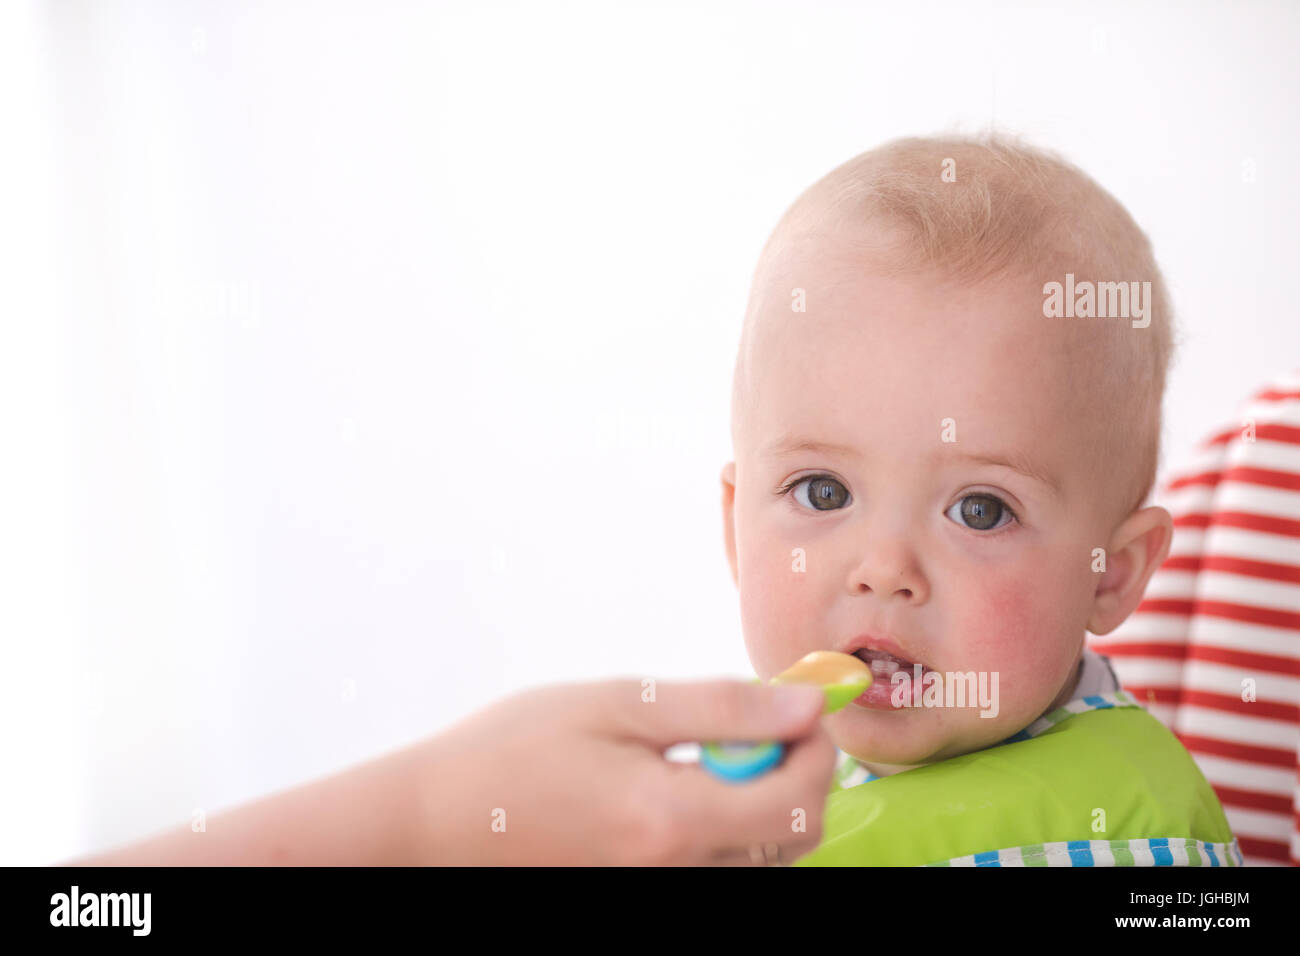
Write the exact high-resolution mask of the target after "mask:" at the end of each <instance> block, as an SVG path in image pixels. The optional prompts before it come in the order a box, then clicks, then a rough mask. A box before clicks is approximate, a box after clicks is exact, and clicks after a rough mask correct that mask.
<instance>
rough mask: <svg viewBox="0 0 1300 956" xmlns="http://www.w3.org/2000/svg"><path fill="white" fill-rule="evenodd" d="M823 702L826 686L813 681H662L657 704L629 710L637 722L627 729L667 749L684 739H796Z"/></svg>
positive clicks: (808, 727) (811, 723)
mask: <svg viewBox="0 0 1300 956" xmlns="http://www.w3.org/2000/svg"><path fill="white" fill-rule="evenodd" d="M823 706H825V695H824V694H823V693H822V689H821V688H820V687H817V686H815V685H811V684H787V685H782V686H779V687H768V686H765V685H762V684H752V683H748V682H745V681H738V680H714V681H694V682H673V683H662V684H660V685H659V686H658V688H657V690H656V693H655V698H654V701H653V702H652V703H650V704H649V705H646V704H641V705H639V706H637V707H636V708H635V709H633V710H630V711H628V712H627V716H628V718H630V719H631V721H632V723H631V725H630V726H627V727H626V732H627V734H628V736H632V737H636V738H637V739H640V740H643V741H645V742H647V743H654V744H656V745H660V746H663V747H669V746H671V745H673V744H676V743H681V742H683V741H708V740H719V741H726V740H737V741H741V740H753V741H759V740H791V739H794V738H797V737H802V736H803V735H804V734H806V733H808V732H809V731H810V730H811V729H812V727H813V726H814V725H815V724H816V722H817V718H818V717H820V716H821V712H822V707H823Z"/></svg>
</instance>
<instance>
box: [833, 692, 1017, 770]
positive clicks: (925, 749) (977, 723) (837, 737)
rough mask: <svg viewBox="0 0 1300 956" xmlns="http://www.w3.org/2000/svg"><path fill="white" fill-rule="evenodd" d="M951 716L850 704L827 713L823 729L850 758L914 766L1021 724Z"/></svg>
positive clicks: (988, 742)
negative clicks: (879, 709)
mask: <svg viewBox="0 0 1300 956" xmlns="http://www.w3.org/2000/svg"><path fill="white" fill-rule="evenodd" d="M956 717H957V715H955V714H954V713H953V712H952V711H948V712H947V713H943V714H942V716H941V711H940V710H939V709H928V710H927V709H925V708H920V709H912V708H909V709H907V710H903V711H896V712H894V713H887V712H880V711H869V710H865V709H863V708H860V707H854V706H853V705H850V706H849V707H848V708H845V709H844V710H843V711H841V712H840V713H838V714H835V715H833V716H831V717H828V718H827V722H826V730H827V733H828V734H829V735H830V738H831V740H832V742H833V743H834V744H835V746H836V747H838V748H839V749H840V750H842V751H844V752H845V753H846V754H848V755H849V756H850V757H853V758H854V759H855V760H859V761H862V762H864V763H873V764H887V765H890V766H903V767H913V766H918V765H921V764H927V763H934V762H936V761H939V760H948V759H950V758H952V757H959V756H961V755H962V754H966V753H972V752H973V751H976V750H983V749H985V748H987V747H992V746H994V745H995V744H999V743H1001V742H1002V741H1003V740H1005V739H1006V738H1007V737H1010V736H1012V735H1013V734H1015V733H1016V731H1017V730H1019V729H1020V727H1022V726H1024V723H1022V724H1020V725H1018V726H1017V725H1016V721H1014V720H1012V721H1007V720H999V719H998V718H981V717H980V716H979V712H978V711H973V712H971V713H970V714H968V715H967V716H965V717H962V718H958V719H954V718H956ZM970 717H973V718H974V723H972V722H971V720H970V719H969V718H970ZM936 718H938V719H936ZM1031 719H1032V718H1031ZM1025 723H1028V721H1025Z"/></svg>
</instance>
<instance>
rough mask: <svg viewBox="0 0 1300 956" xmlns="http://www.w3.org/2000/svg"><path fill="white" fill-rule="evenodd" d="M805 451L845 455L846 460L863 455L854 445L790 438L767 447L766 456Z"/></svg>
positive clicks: (774, 456) (779, 455) (775, 456)
mask: <svg viewBox="0 0 1300 956" xmlns="http://www.w3.org/2000/svg"><path fill="white" fill-rule="evenodd" d="M804 451H811V452H821V453H823V454H828V455H843V456H845V457H846V458H857V457H859V456H860V455H861V454H862V453H861V452H860V451H858V449H856V448H854V447H853V446H852V445H841V444H838V443H836V442H833V441H811V440H806V441H795V440H793V439H789V438H783V439H779V440H778V441H774V442H773V443H772V444H770V445H768V446H767V449H766V450H765V454H767V455H768V456H770V457H772V458H780V457H782V456H785V455H794V454H797V453H799V452H804Z"/></svg>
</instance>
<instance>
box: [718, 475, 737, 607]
mask: <svg viewBox="0 0 1300 956" xmlns="http://www.w3.org/2000/svg"><path fill="white" fill-rule="evenodd" d="M722 540H723V544H724V546H725V547H726V549H727V563H728V564H730V565H731V580H732V581H734V582H735V583H736V586H737V587H739V586H740V575H739V574H738V573H737V571H736V463H735V462H734V461H729V462H727V463H726V464H725V465H723V466H722Z"/></svg>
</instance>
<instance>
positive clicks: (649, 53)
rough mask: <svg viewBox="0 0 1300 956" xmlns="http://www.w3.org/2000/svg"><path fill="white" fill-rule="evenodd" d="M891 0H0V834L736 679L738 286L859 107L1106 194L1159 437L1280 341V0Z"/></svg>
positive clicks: (255, 784) (1283, 61) (1290, 218)
mask: <svg viewBox="0 0 1300 956" xmlns="http://www.w3.org/2000/svg"><path fill="white" fill-rule="evenodd" d="M899 6H900V7H906V9H907V12H899V11H897V10H895V9H894V7H893V6H892V5H888V6H882V7H879V8H877V7H874V6H871V5H868V4H845V5H832V4H820V5H818V4H812V3H808V2H792V3H785V4H756V3H752V2H736V3H701V4H696V3H690V4H682V5H679V6H665V5H663V4H645V5H640V4H615V3H592V4H584V5H563V6H560V5H554V4H545V5H543V4H520V5H517V6H515V5H505V4H502V3H480V4H429V5H417V4H396V3H359V2H358V3H351V4H339V3H333V4H324V3H310V4H308V3H302V4H290V3H259V4H252V3H247V4H233V3H180V2H172V3H163V2H156V3H109V2H103V3H88V2H87V3H59V4H49V5H24V4H10V3H6V4H5V5H4V6H3V7H2V8H0V105H2V106H3V112H2V113H0V119H2V122H3V136H4V141H3V142H4V148H3V151H2V155H0V209H2V210H3V212H0V244H2V245H0V268H2V269H3V275H4V281H3V283H0V323H3V338H2V339H0V415H2V416H3V418H2V419H0V421H2V422H3V445H2V446H0V447H3V449H4V460H3V464H4V467H3V474H2V476H0V492H3V494H2V495H0V535H2V536H3V541H4V546H3V549H0V640H2V641H3V658H2V663H3V667H4V673H3V694H0V719H2V720H3V727H2V729H0V760H2V761H3V764H2V766H3V768H4V775H3V781H2V782H3V786H0V863H48V862H54V861H56V860H59V859H65V858H67V857H69V856H71V855H73V854H79V853H83V852H86V851H89V850H92V849H98V848H104V847H108V846H111V845H116V844H118V843H121V842H123V841H126V840H130V839H134V838H136V837H139V836H143V835H146V834H149V833H152V832H154V831H157V830H159V829H161V828H164V827H168V826H172V825H176V824H183V823H186V822H188V821H189V819H190V815H191V813H192V812H193V810H195V809H196V808H202V809H204V810H205V811H206V812H207V813H209V814H211V813H213V812H215V811H217V810H220V809H222V808H224V807H227V806H230V805H232V804H234V803H238V802H241V801H244V800H247V799H249V798H251V797H254V796H257V795H259V794H263V793H267V792H270V791H273V790H277V789H281V788H283V787H286V786H288V785H291V784H293V783H296V782H299V781H303V780H307V779H311V778H313V777H316V776H320V775H322V774H324V773H327V772H330V771H333V770H336V769H338V768H341V767H344V766H347V765H349V764H352V763H355V762H358V761H360V760H363V759H366V758H369V757H372V756H375V755H377V754H380V753H383V752H386V751H388V750H391V749H394V748H396V747H398V746H401V745H404V744H406V743H408V742H410V741H413V740H415V739H417V738H419V737H422V736H424V735H426V734H429V733H431V732H433V731H436V730H437V729H438V728H441V727H445V726H446V725H448V724H449V723H450V722H452V721H454V720H455V719H457V718H458V717H460V716H462V715H465V714H467V713H469V712H470V711H472V710H473V709H475V708H477V707H480V706H481V705H483V704H485V703H487V702H489V701H491V700H493V699H494V698H496V697H498V696H500V695H502V694H504V693H506V692H508V691H511V690H514V689H517V688H521V687H524V686H526V685H529V684H533V683H539V682H545V681H551V680H555V679H577V678H586V677H593V678H594V677H602V676H616V675H617V676H633V677H641V676H655V677H660V678H676V677H693V676H706V675H718V674H734V675H737V676H743V675H746V674H747V673H748V665H747V661H746V658H745V654H744V649H743V646H742V643H741V635H740V628H739V621H738V614H737V606H736V595H735V590H734V588H733V586H732V584H731V581H730V577H729V575H728V572H727V567H726V561H725V558H724V553H723V550H722V543H721V542H722V539H721V519H720V515H719V507H718V506H719V494H720V491H719V484H718V472H719V470H720V468H721V466H722V464H723V463H724V462H725V461H726V460H727V459H728V458H729V457H730V446H729V434H728V425H727V415H728V396H729V388H730V373H731V364H732V359H733V356H734V349H735V346H736V340H737V336H738V334H739V328H740V316H741V313H742V310H743V308H744V302H745V296H746V292H747V284H748V280H749V277H750V272H751V270H752V269H753V266H754V262H755V259H756V256H757V254H758V251H759V248H760V247H761V245H762V243H763V241H764V239H765V238H766V236H767V233H768V231H769V230H770V228H771V227H772V225H773V224H774V223H775V221H776V219H777V218H778V216H779V215H780V213H781V212H782V210H783V209H784V208H785V207H786V206H787V205H788V203H789V202H790V201H791V200H792V199H793V198H794V197H795V195H796V194H797V193H798V192H799V191H800V190H801V189H803V188H804V187H805V186H806V185H808V184H809V183H810V182H812V181H813V180H814V179H816V178H817V177H819V176H821V175H822V174H823V173H825V172H827V171H828V170H829V169H831V168H832V167H833V166H835V165H838V164H839V163H840V162H842V161H843V160H845V159H847V158H849V157H850V156H852V155H854V154H856V153H858V152H860V151H862V150H864V149H867V148H870V147H871V146H874V145H876V144H878V143H880V142H881V141H883V140H886V139H890V138H893V137H896V136H899V135H905V134H922V133H932V132H943V131H960V132H975V131H978V130H979V129H980V128H982V127H984V126H986V125H987V124H989V123H990V122H996V123H997V124H998V125H999V126H1001V127H1003V128H1005V129H1009V130H1013V131H1017V132H1020V133H1023V134H1026V135H1027V136H1029V137H1030V138H1031V139H1032V140H1033V141H1035V142H1037V143H1039V144H1041V145H1043V146H1047V147H1049V148H1053V149H1058V150H1061V151H1062V152H1063V153H1065V155H1066V156H1068V157H1069V158H1071V159H1072V160H1074V161H1075V162H1077V163H1078V164H1079V165H1081V166H1082V167H1083V168H1084V169H1086V170H1087V171H1088V172H1089V173H1091V174H1092V175H1093V176H1094V177H1095V178H1096V179H1098V180H1099V181H1100V182H1101V183H1102V185H1104V186H1106V187H1107V188H1108V189H1110V190H1111V191H1112V192H1114V193H1115V194H1116V196H1118V198H1119V199H1120V200H1121V201H1122V202H1124V203H1125V204H1126V205H1127V206H1128V208H1129V209H1130V210H1131V212H1132V213H1133V215H1134V216H1135V218H1136V219H1137V220H1138V222H1139V223H1141V224H1142V225H1143V226H1144V228H1145V229H1147V231H1148V232H1149V234H1150V236H1151V238H1152V240H1153V242H1154V244H1155V248H1156V252H1157V256H1158V258H1159V261H1160V262H1161V264H1162V266H1163V268H1164V270H1165V272H1166V275H1167V277H1168V279H1169V280H1170V283H1171V286H1172V290H1173V294H1174V298H1175V304H1176V307H1177V309H1178V311H1179V319H1180V322H1181V329H1182V335H1183V337H1184V340H1185V343H1184V347H1183V351H1182V354H1181V355H1180V356H1179V359H1178V364H1177V365H1176V366H1175V368H1174V370H1173V372H1172V377H1171V380H1170V385H1169V391H1168V395H1167V400H1166V409H1167V411H1166V414H1167V427H1166V452H1165V454H1166V461H1167V462H1168V463H1170V464H1177V462H1178V459H1179V458H1181V457H1184V456H1185V455H1186V452H1187V451H1188V449H1189V447H1190V444H1191V443H1192V442H1193V441H1194V440H1196V439H1198V438H1200V437H1201V436H1202V435H1203V434H1204V433H1205V432H1206V431H1207V430H1209V429H1210V428H1211V427H1213V426H1215V425H1218V424H1221V423H1225V422H1230V421H1231V416H1232V415H1233V413H1234V411H1235V409H1236V407H1237V405H1238V403H1239V402H1240V401H1241V400H1242V399H1244V398H1245V397H1246V396H1247V395H1248V394H1249V393H1250V392H1251V391H1252V390H1253V389H1254V388H1256V387H1257V386H1258V385H1260V384H1262V383H1263V382H1264V381H1265V380H1266V379H1267V378H1269V377H1270V376H1271V375H1272V374H1273V373H1275V372H1279V371H1282V370H1284V369H1285V368H1287V367H1289V366H1294V365H1295V364H1296V358H1297V356H1300V322H1298V321H1297V314H1296V310H1295V308H1294V286H1293V282H1294V276H1295V263H1296V261H1297V260H1300V249H1297V230H1296V223H1297V222H1298V221H1300V193H1298V190H1297V177H1296V175H1295V170H1296V169H1297V168H1300V153H1298V150H1297V147H1298V146H1300V144H1298V143H1297V140H1296V132H1295V130H1296V125H1295V116H1296V115H1297V113H1298V112H1300V103H1298V102H1297V100H1298V99H1300V95H1298V94H1300V88H1298V82H1297V81H1298V79H1300V66H1297V60H1296V58H1295V55H1294V51H1295V49H1296V45H1297V40H1298V39H1300V30H1298V29H1297V27H1298V25H1300V12H1298V11H1297V8H1296V7H1295V6H1294V5H1291V4H1286V3H1278V4H1263V3H1254V4H1246V3H1238V4H1234V5H1232V6H1231V7H1229V6H1228V5H1226V4H1212V5H1211V4H1204V5H1193V4H1177V5H1173V4H1171V5H1142V6H1140V9H1132V7H1134V6H1138V5H1131V4H1098V3H1090V4H1087V5H1086V6H1083V7H1081V8H1080V9H1077V10H1074V11H1071V12H1062V11H1045V10H1041V9H1039V6H1038V5H1036V4H1025V5H1023V6H1021V5H1003V4H989V3H984V4H970V3H953V4H949V5H947V7H946V8H945V7H943V6H939V7H937V8H936V5H934V4H925V5H899ZM1252 173H1253V176H1252Z"/></svg>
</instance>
